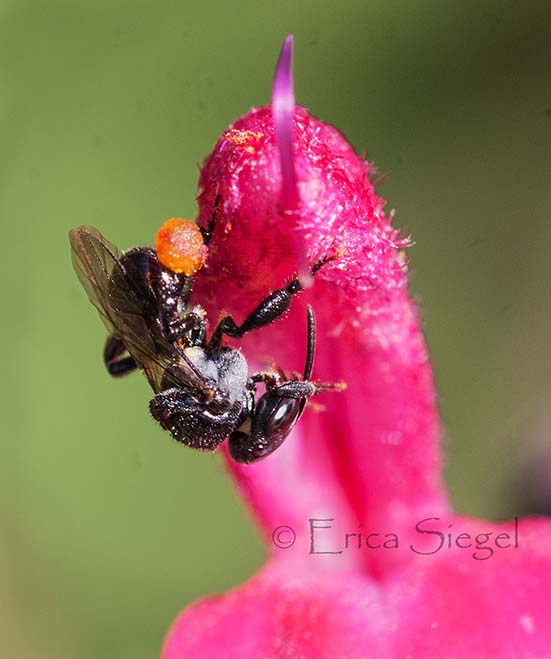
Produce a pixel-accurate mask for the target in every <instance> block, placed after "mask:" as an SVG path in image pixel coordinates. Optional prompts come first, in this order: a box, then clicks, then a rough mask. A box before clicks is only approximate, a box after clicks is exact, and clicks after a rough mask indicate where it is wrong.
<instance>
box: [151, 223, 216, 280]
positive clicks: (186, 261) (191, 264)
mask: <svg viewBox="0 0 551 659" xmlns="http://www.w3.org/2000/svg"><path fill="white" fill-rule="evenodd" d="M155 248H156V249H157V258H158V259H159V261H160V262H161V263H162V264H163V265H164V266H165V268H168V269H169V270H172V272H176V273H177V274H184V275H186V276H190V275H194V274H195V273H196V272H197V271H198V270H200V269H201V267H202V266H203V264H204V263H205V259H206V258H207V246H206V245H205V243H204V242H203V236H202V234H201V231H200V230H199V227H198V226H197V225H196V224H195V222H193V221H192V220H184V219H182V218H181V217H175V218H173V219H172V220H167V221H166V222H165V223H164V224H163V225H162V227H161V228H160V229H159V231H158V233H157V236H156V238H155Z"/></svg>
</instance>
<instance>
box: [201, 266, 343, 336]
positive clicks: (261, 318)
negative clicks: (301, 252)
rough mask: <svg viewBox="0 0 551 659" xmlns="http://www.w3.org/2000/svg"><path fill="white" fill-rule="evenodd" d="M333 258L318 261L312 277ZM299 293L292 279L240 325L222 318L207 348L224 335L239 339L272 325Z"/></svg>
mask: <svg viewBox="0 0 551 659" xmlns="http://www.w3.org/2000/svg"><path fill="white" fill-rule="evenodd" d="M333 258H334V257H329V258H325V259H322V260H321V261H318V262H317V263H316V264H315V265H314V266H313V268H312V275H315V274H316V272H318V270H319V269H320V268H321V267H322V266H323V265H324V264H325V263H327V262H328V261H331V260H333ZM300 291H302V285H301V283H300V279H299V278H298V277H294V278H293V279H292V280H291V282H290V283H289V284H288V285H287V286H284V287H283V288H278V289H277V290H276V291H273V292H272V293H270V294H269V295H268V296H267V297H265V298H264V300H262V302H261V303H260V304H259V305H258V306H257V307H256V309H254V310H253V311H252V312H251V313H250V314H249V315H248V316H247V318H246V319H245V321H244V322H243V323H242V324H241V325H237V323H236V322H235V320H234V319H233V318H232V317H231V316H226V317H225V318H222V320H221V321H220V322H219V323H218V326H217V327H216V329H215V330H214V332H213V334H212V337H211V340H210V343H209V348H216V347H218V346H219V345H220V342H221V341H222V336H223V335H224V334H225V335H226V336H231V337H233V338H237V339H239V338H241V337H242V336H243V335H244V334H247V332H250V331H251V330H255V329H260V328H261V327H265V326H266V325H269V324H270V323H273V322H274V320H277V319H278V318H280V317H281V316H282V315H283V314H284V313H285V312H286V311H287V310H288V309H289V307H290V306H291V300H292V299H293V297H294V296H295V295H297V294H298V293H300Z"/></svg>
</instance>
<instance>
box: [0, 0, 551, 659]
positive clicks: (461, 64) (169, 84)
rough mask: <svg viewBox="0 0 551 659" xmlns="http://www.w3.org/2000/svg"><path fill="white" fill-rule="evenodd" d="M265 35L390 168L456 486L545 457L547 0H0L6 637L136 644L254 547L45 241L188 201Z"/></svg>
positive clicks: (264, 71) (219, 583)
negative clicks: (289, 43)
mask: <svg viewBox="0 0 551 659" xmlns="http://www.w3.org/2000/svg"><path fill="white" fill-rule="evenodd" d="M288 32H293V33H294V34H295V38H296V42H295V43H296V59H295V73H296V90H297V98H298V100H299V102H300V103H302V104H304V105H306V106H307V107H309V108H310V109H311V110H312V112H313V113H314V114H316V115H318V116H319V117H321V118H322V119H324V120H326V121H328V122H330V123H333V124H335V125H336V126H338V127H339V128H340V129H341V130H342V131H343V132H344V133H345V134H346V135H347V136H348V138H349V139H350V141H351V142H352V144H353V145H354V146H355V147H356V148H357V149H358V150H359V151H367V154H368V157H369V159H372V160H375V161H376V162H377V163H378V165H379V167H380V169H381V171H390V172H392V176H391V177H390V179H388V180H387V181H386V182H385V183H384V184H383V185H382V186H381V188H380V193H381V194H382V195H383V196H385V197H386V198H387V199H388V200H389V205H390V207H394V208H396V209H397V224H398V225H400V226H402V227H404V228H405V230H406V232H411V233H412V234H413V236H414V238H415V240H416V242H417V245H416V247H414V248H413V249H412V250H411V252H410V257H411V258H412V260H413V263H412V278H411V284H412V288H413V291H414V293H415V295H416V296H417V297H418V298H419V300H420V303H421V305H422V310H423V315H424V318H425V326H426V334H427V338H428V341H429V344H430V348H431V352H432V356H433V360H434V365H435V373H436V380H437V384H438V390H439V396H440V405H441V409H442V415H443V418H444V422H445V426H446V429H447V437H446V447H445V448H446V455H447V476H448V482H449V485H450V488H451V492H452V496H453V499H454V502H455V505H456V507H457V508H458V509H459V510H460V511H462V512H465V513H469V514H477V515H483V516H491V517H504V516H509V515H514V514H517V513H519V512H523V511H524V510H525V508H526V502H525V500H524V498H523V493H524V492H525V490H526V487H527V486H526V481H523V480H522V478H521V476H520V474H521V472H522V469H524V466H523V465H525V463H527V461H529V456H530V455H532V453H534V454H535V455H536V456H538V458H537V459H538V461H539V462H541V459H540V458H541V455H540V453H538V451H543V452H544V451H545V450H548V451H551V417H547V416H546V414H547V410H548V409H550V408H551V405H550V402H551V385H550V383H549V377H548V372H549V367H550V365H551V356H550V355H551V331H550V330H551V309H550V305H549V300H550V298H551V296H550V293H551V276H550V274H549V265H548V261H549V248H550V244H551V243H550V239H551V229H550V227H551V222H550V217H549V215H550V208H551V189H550V186H549V182H550V174H551V86H550V83H551V4H550V3H545V2H530V1H529V2H523V3H520V2H517V3H515V2H503V1H500V2H485V3H480V2H459V1H454V2H437V1H432V2H414V3H412V2H405V1H403V2H387V1H385V2H383V1H381V0H377V1H371V2H366V1H365V0H361V1H358V2H353V1H344V2H343V1H341V2H340V3H338V4H337V3H335V2H329V1H320V0H315V1H314V0H308V1H302V2H282V1H279V2H273V3H260V2H240V3H226V2H220V1H219V0H211V2H208V3H206V2H201V3H198V2H197V3H193V2H166V1H162V2H139V1H136V0H132V1H125V2H122V1H113V0H110V1H109V2H107V1H95V2H92V1H88V2H83V1H78V2H75V1H74V0H72V1H65V2H61V1H59V0H50V1H49V2H41V1H38V0H36V1H34V2H29V1H23V0H20V1H19V2H16V1H12V2H10V1H6V0H4V1H3V2H2V3H1V5H0V53H1V55H0V57H1V68H0V76H1V80H2V84H1V94H2V103H1V113H2V119H1V125H0V131H1V154H2V157H1V161H0V168H1V169H0V171H1V173H0V209H1V212H0V218H1V222H2V229H3V245H2V258H1V259H0V264H1V268H2V296H3V300H2V322H1V328H0V332H1V341H2V349H3V354H2V373H3V377H2V384H1V386H2V408H3V413H2V424H1V429H2V442H1V444H0V446H1V455H0V458H1V463H2V478H1V485H0V494H1V497H0V520H1V531H0V532H1V538H0V639H1V641H0V643H1V649H0V652H1V654H2V656H5V657H10V658H11V659H20V658H21V659H22V658H25V659H26V658H31V659H35V658H38V657H40V658H41V659H50V658H52V659H53V658H54V657H55V659H97V658H99V657H117V658H118V659H124V658H132V659H141V658H143V659H146V658H148V659H149V658H151V657H156V656H157V654H158V652H159V648H160V644H161V640H162V637H163V634H164V633H165V631H166V629H167V627H168V625H169V623H170V622H171V621H172V619H173V617H174V616H175V614H176V612H177V611H178V610H179V609H180V608H181V607H182V606H183V605H184V604H186V603H188V602H189V601H191V600H193V599H194V598H197V597H198V596H201V595H204V594H206V593H209V592H214V591H217V590H223V589H227V588H229V587H231V586H232V585H234V584H238V583H240V582H241V581H243V580H244V579H245V578H246V577H247V576H248V575H250V574H251V573H252V572H253V571H254V570H255V569H256V568H257V567H258V566H259V565H260V564H261V562H262V558H263V550H262V545H261V542H260V539H259V537H258V534H257V532H256V530H255V528H254V526H253V524H252V523H251V521H250V520H249V518H248V517H247V514H246V512H245V510H244V508H243V506H242V504H241V502H240V501H239V500H238V498H237V497H236V495H235V494H234V492H233V489H232V486H231V484H230V482H229V481H228V479H227V478H226V477H225V475H224V473H223V469H222V466H221V464H220V462H219V461H218V459H217V458H214V457H209V456H206V455H200V454H195V453H193V452H192V451H185V450H182V448H181V447H179V446H177V445H176V444H175V443H174V442H171V441H169V439H168V438H167V437H166V436H165V435H164V434H163V433H162V432H161V431H160V430H158V429H157V428H156V427H155V425H154V424H153V422H152V421H151V420H150V418H149V417H148V412H147V407H146V401H147V400H148V397H149V391H148V387H147V385H146V383H145V381H144V380H143V379H142V378H140V377H137V376H136V377H132V378H129V379H128V380H126V381H125V382H124V383H121V382H114V381H112V380H110V379H109V378H108V377H107V375H106V373H105V370H104V367H103V365H102V363H101V359H100V352H101V347H102V344H103V340H104V330H103V327H102V325H101V323H100V322H99V320H98V318H97V315H96V313H95V312H94V310H93V309H92V307H91V306H90V305H89V303H88V301H87V300H86V298H85V296H84V293H83V291H82V290H81V289H80V288H79V286H78V284H77V281H76V279H75V277H74V275H73V272H72V270H71V266H70V260H69V249H68V244H67V237H66V234H67V230H68V229H69V228H70V227H73V226H75V225H78V224H92V225H96V226H98V227H100V228H101V229H102V230H103V231H104V232H105V233H106V234H107V235H108V236H109V238H110V239H111V240H113V242H115V244H118V245H120V246H121V247H126V246H132V245H135V244H147V243H150V242H151V241H152V239H153V236H154V233H155V231H156V229H157V228H158V226H159V224H160V222H161V221H162V220H164V219H166V218H168V217H172V216H175V215H184V216H188V217H193V216H194V212H195V201H194V197H195V192H196V181H197V173H198V165H199V163H200V162H201V161H202V159H203V157H204V156H205V155H206V154H207V153H208V152H209V151H210V149H211V146H212V144H213V143H214V141H215V140H216V138H217V136H218V135H219V134H220V132H221V131H222V130H223V129H224V128H225V127H226V126H227V125H228V124H229V123H230V122H231V121H232V120H233V119H235V118H236V117H238V116H239V115H241V114H243V113H245V112H246V111H247V110H248V109H249V108H250V107H251V106H253V105H261V104H265V103H266V102H268V100H269V95H270V85H271V78H272V73H273V68H274V65H275V61H276V58H277V54H278V50H279V47H280V44H281V41H282V38H283V37H284V36H285V34H286V33H288ZM548 428H549V430H550V432H547V429H548ZM527 473H528V474H530V470H529V469H528V472H527ZM547 476H548V474H547ZM528 480H529V481H530V480H533V479H532V478H531V477H530V476H529V477H528ZM528 508H529V506H528Z"/></svg>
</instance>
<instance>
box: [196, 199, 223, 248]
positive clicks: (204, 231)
mask: <svg viewBox="0 0 551 659" xmlns="http://www.w3.org/2000/svg"><path fill="white" fill-rule="evenodd" d="M219 204H220V195H219V194H217V195H216V197H215V199H214V205H213V209H212V215H211V216H210V220H209V223H208V225H207V226H206V227H199V231H200V232H201V235H202V236H203V242H204V243H205V245H206V246H207V247H208V246H209V243H210V239H211V238H212V233H213V231H214V225H215V223H216V213H217V212H218V205H219Z"/></svg>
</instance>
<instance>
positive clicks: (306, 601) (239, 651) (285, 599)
mask: <svg viewBox="0 0 551 659" xmlns="http://www.w3.org/2000/svg"><path fill="white" fill-rule="evenodd" d="M381 611H382V609H381V602H380V595H379V593H378V592H377V591H376V589H375V588H374V586H373V585H372V584H370V583H369V581H368V580H364V579H362V578H361V577H359V576H358V575H357V574H350V575H346V574H344V575H340V576H339V575H336V574H333V573H325V574H323V573H320V574H316V573H315V572H314V573H312V572H308V571H306V572H305V574H304V575H303V576H299V575H297V574H293V575H290V574H288V572H287V570H286V568H284V567H283V566H280V565H279V564H278V563H276V562H274V563H272V564H270V565H269V566H267V567H266V568H264V570H262V572H260V573H259V574H258V575H257V576H255V577H254V578H253V579H252V580H251V581H249V582H248V583H247V584H245V585H244V586H241V587H240V588H238V589H236V590H233V591H230V592H229V593H226V594H225V595H222V596H218V597H214V598H211V599H207V600H203V601H201V602H198V603H197V604H194V605H193V606H191V607H190V608H189V609H187V610H186V611H184V612H183V613H182V614H181V615H180V617H179V618H178V619H177V620H176V621H175V623H174V625H173V627H172V629H171V630H170V632H169V634H168V637H167V639H166V641H165V645H164V648H163V652H162V654H161V657H162V659H186V658H188V657H189V658H190V659H191V658H193V659H201V658H203V657H205V658H207V657H208V658H209V659H210V658H211V657H216V658H217V659H253V658H254V659H261V658H262V659H268V658H269V659H280V658H281V659H295V658H297V657H303V658H304V659H307V658H310V657H312V658H313V657H316V658H321V657H335V658H336V657H340V658H344V657H360V656H362V654H359V653H358V651H359V650H361V649H362V648H369V649H370V652H371V654H370V655H364V656H372V657H378V658H380V659H385V657H391V656H392V655H390V654H389V652H388V649H387V644H388V641H387V639H386V638H385V635H384V628H385V626H386V624H385V620H384V617H383V616H382V615H381Z"/></svg>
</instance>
